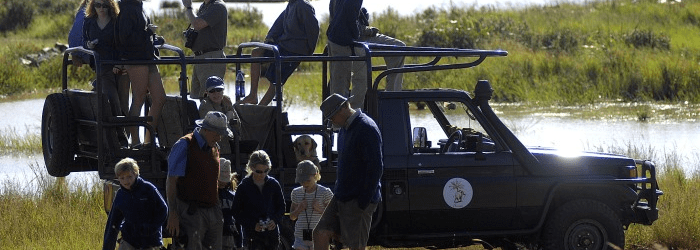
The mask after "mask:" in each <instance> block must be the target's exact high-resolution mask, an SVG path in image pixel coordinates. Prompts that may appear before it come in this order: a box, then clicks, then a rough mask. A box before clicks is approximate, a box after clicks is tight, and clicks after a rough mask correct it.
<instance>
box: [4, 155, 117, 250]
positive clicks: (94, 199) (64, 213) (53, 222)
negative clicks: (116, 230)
mask: <svg viewBox="0 0 700 250" xmlns="http://www.w3.org/2000/svg"><path fill="white" fill-rule="evenodd" d="M29 168H31V170H32V172H33V173H34V179H33V180H32V182H33V186H36V189H34V188H27V186H28V185H27V184H26V183H18V182H14V181H11V180H6V181H4V182H3V183H0V211H2V213H0V221H2V223H0V235H2V237H1V238H0V248H2V249H99V248H101V245H102V238H103V237H102V236H103V232H104V225H105V223H106V221H107V218H106V215H105V213H104V210H103V209H102V189H101V186H100V185H99V180H98V179H97V175H95V176H94V178H93V179H91V180H84V181H81V180H79V181H68V180H66V179H65V178H54V177H51V176H48V174H47V173H46V171H45V170H43V169H41V167H40V166H39V165H37V164H30V166H29ZM30 186H32V185H30Z"/></svg>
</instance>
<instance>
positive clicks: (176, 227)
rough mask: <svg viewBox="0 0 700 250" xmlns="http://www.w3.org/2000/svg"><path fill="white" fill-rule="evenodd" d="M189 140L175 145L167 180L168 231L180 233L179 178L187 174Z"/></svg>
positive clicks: (170, 156)
mask: <svg viewBox="0 0 700 250" xmlns="http://www.w3.org/2000/svg"><path fill="white" fill-rule="evenodd" d="M187 147H188V144H187V141H186V140H184V139H180V140H178V141H177V142H175V144H174V145H173V148H172V149H171V150H170V155H169V156H168V178H167V179H166V181H165V196H166V199H167V202H168V231H169V232H170V234H171V235H174V236H177V235H179V233H180V217H179V215H178V213H177V212H178V208H177V180H178V178H180V176H184V175H185V168H186V167H187Z"/></svg>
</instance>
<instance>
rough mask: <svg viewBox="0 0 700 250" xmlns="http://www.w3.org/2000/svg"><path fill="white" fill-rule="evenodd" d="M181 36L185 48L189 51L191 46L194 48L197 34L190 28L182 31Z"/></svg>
mask: <svg viewBox="0 0 700 250" xmlns="http://www.w3.org/2000/svg"><path fill="white" fill-rule="evenodd" d="M182 35H183V36H185V47H187V48H190V49H191V48H192V46H194V41H195V40H196V39H197V35H199V32H197V31H196V30H194V28H191V27H190V28H187V29H186V30H185V31H183V32H182Z"/></svg>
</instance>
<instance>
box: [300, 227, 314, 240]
mask: <svg viewBox="0 0 700 250" xmlns="http://www.w3.org/2000/svg"><path fill="white" fill-rule="evenodd" d="M301 232H302V234H303V235H302V238H303V240H305V241H313V239H312V238H313V237H312V235H313V230H312V229H302V230H301Z"/></svg>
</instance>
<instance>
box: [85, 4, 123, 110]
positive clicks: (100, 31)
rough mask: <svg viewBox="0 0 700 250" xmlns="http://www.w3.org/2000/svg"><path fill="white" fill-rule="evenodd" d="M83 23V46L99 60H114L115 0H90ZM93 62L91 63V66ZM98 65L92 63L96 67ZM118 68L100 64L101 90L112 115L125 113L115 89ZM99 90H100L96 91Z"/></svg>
mask: <svg viewBox="0 0 700 250" xmlns="http://www.w3.org/2000/svg"><path fill="white" fill-rule="evenodd" d="M85 13H86V17H85V20H84V23H83V41H84V44H83V47H84V48H86V49H90V50H93V51H94V52H95V53H97V55H98V56H99V57H100V60H114V59H115V58H116V57H117V56H116V54H117V50H116V47H115V46H114V24H115V23H116V19H117V15H119V6H118V5H117V2H116V1H115V0H91V1H89V3H88V6H87V8H86V11H85ZM94 64H95V63H94V62H93V63H91V66H93V65H94ZM97 66H98V65H94V67H97ZM118 72H119V70H117V69H116V68H114V65H112V64H103V65H100V75H99V76H97V80H99V81H100V82H101V86H102V90H103V91H102V92H101V93H105V94H107V96H108V97H109V104H110V106H111V111H112V115H115V116H117V115H125V113H124V112H123V111H122V105H121V101H120V98H119V94H118V91H117V75H116V73H118ZM97 92H100V91H97Z"/></svg>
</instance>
